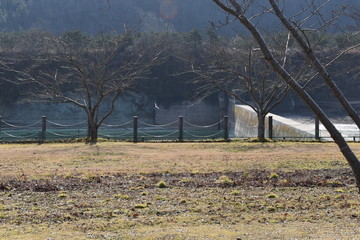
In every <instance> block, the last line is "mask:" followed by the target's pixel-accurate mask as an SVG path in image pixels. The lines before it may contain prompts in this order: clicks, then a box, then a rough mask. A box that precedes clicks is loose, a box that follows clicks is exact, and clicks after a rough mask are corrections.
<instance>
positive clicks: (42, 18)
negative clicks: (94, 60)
mask: <svg viewBox="0 0 360 240" xmlns="http://www.w3.org/2000/svg"><path fill="white" fill-rule="evenodd" d="M305 1H306V0H297V1H289V2H290V4H287V5H286V8H285V11H286V12H287V13H288V14H290V15H294V14H295V13H296V12H298V11H299V9H302V5H306V4H304V3H305ZM315 2H317V3H321V2H325V1H323V0H316V1H315ZM266 4H268V2H267V1H266V0H257V5H256V7H255V8H254V9H250V10H249V11H251V12H253V13H255V15H258V14H259V13H261V11H263V8H262V6H266ZM342 6H349V8H350V9H351V8H353V7H354V6H355V7H358V8H359V7H360V2H359V1H358V0H341V1H331V3H330V4H326V5H325V6H323V8H322V9H321V10H322V12H323V14H324V17H325V18H326V17H327V16H328V15H329V14H332V11H331V10H330V9H328V8H332V9H342V8H341V7H342ZM225 18H226V15H225V14H224V13H223V12H222V11H220V10H219V9H218V7H217V6H216V5H215V4H214V3H213V2H212V1H205V0H195V1H194V0H1V1H0V31H10V32H11V31H19V30H29V29H33V28H36V29H46V30H47V31H50V32H53V33H63V32H65V31H67V30H81V31H84V32H88V33H97V32H99V31H105V32H107V31H111V30H117V31H119V30H120V29H122V27H123V25H124V24H126V25H128V26H131V27H134V26H138V27H139V28H140V29H139V30H140V31H164V30H169V29H170V30H173V31H178V32H179V31H182V32H185V31H189V30H191V29H193V28H197V29H201V30H204V29H206V28H207V27H208V26H209V21H211V22H214V23H216V24H217V23H219V21H222V22H224V21H225ZM257 19H258V20H257V22H258V23H261V24H262V25H265V26H268V27H270V28H271V30H274V28H275V27H276V24H275V23H274V21H273V19H272V18H271V17H270V18H268V17H266V18H265V19H259V16H258V17H257ZM260 20H261V21H260ZM341 21H348V22H351V20H349V19H341ZM309 24H310V25H314V24H318V23H317V22H316V23H314V22H311V21H310V22H309ZM233 29H234V28H233V26H231V27H229V28H227V30H226V32H227V33H231V34H233V33H234V31H233ZM239 30H240V31H241V28H238V29H237V31H239Z"/></svg>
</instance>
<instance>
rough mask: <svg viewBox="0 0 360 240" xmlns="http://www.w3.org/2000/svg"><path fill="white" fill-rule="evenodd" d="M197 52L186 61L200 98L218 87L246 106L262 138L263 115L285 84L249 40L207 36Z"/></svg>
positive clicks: (279, 98) (285, 89) (280, 95)
mask: <svg viewBox="0 0 360 240" xmlns="http://www.w3.org/2000/svg"><path fill="white" fill-rule="evenodd" d="M284 44H286V41H285V42H284ZM201 52H202V54H201V56H202V57H201V59H200V60H199V61H196V62H194V61H190V63H191V70H190V72H191V73H193V74H194V75H195V78H194V80H193V82H194V83H196V84H198V85H200V87H199V88H198V89H199V92H198V95H199V96H200V98H203V97H206V96H209V95H211V94H213V93H214V92H218V91H221V92H224V93H225V94H227V95H229V96H230V97H234V98H235V99H236V100H237V101H239V102H240V103H242V104H245V105H248V106H250V107H251V108H252V109H253V110H254V111H255V113H256V115H257V119H258V125H257V136H258V139H259V140H260V141H265V117H266V115H267V114H268V113H269V112H270V111H271V110H273V109H274V108H275V107H276V106H277V105H278V104H280V103H281V102H282V100H283V99H284V98H285V96H286V95H287V92H288V86H287V84H286V83H284V81H282V80H281V79H279V77H278V76H277V75H276V74H274V73H273V71H272V69H271V67H270V66H269V64H268V63H267V62H266V61H265V60H264V59H263V58H262V57H261V56H260V55H259V51H258V49H252V43H251V41H250V42H249V41H247V40H246V39H243V38H240V37H239V36H236V37H235V38H231V39H222V40H220V39H217V40H216V39H211V38H210V40H209V41H208V42H206V43H205V44H203V49H202V51H201ZM284 54H285V53H283V55H284ZM283 59H284V63H283V64H285V62H286V58H285V57H283Z"/></svg>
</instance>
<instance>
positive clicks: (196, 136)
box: [184, 131, 222, 138]
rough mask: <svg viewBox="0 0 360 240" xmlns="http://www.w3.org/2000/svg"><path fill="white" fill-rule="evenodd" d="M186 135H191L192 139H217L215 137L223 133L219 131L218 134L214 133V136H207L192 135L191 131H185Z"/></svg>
mask: <svg viewBox="0 0 360 240" xmlns="http://www.w3.org/2000/svg"><path fill="white" fill-rule="evenodd" d="M184 133H186V134H188V135H190V136H191V137H195V138H211V137H215V136H217V135H219V134H221V133H222V131H218V132H217V133H214V134H211V135H205V136H203V135H196V134H192V133H190V132H189V131H184Z"/></svg>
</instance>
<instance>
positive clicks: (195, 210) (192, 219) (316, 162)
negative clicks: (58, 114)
mask: <svg viewBox="0 0 360 240" xmlns="http://www.w3.org/2000/svg"><path fill="white" fill-rule="evenodd" d="M351 147H352V149H353V150H354V152H355V153H357V154H358V155H359V154H360V144H358V143H352V144H351ZM0 222H1V225H0V239H357V237H358V236H359V231H360V230H359V229H360V228H359V226H360V200H359V194H358V191H357V188H356V186H355V183H354V179H353V177H352V173H351V171H350V168H349V167H348V165H347V163H346V161H345V160H344V158H343V157H342V156H341V154H340V152H339V150H338V149H337V147H336V146H335V145H334V144H333V143H297V142H271V143H249V142H231V143H138V144H133V143H116V142H112V143H99V144H97V145H86V144H83V143H72V144H43V145H37V144H23V145H22V144H3V145H0Z"/></svg>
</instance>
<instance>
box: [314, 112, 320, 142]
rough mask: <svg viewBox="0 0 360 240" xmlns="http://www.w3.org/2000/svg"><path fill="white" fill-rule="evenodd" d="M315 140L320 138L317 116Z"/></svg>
mask: <svg viewBox="0 0 360 240" xmlns="http://www.w3.org/2000/svg"><path fill="white" fill-rule="evenodd" d="M315 140H317V141H319V140H320V121H319V119H318V118H315Z"/></svg>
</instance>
